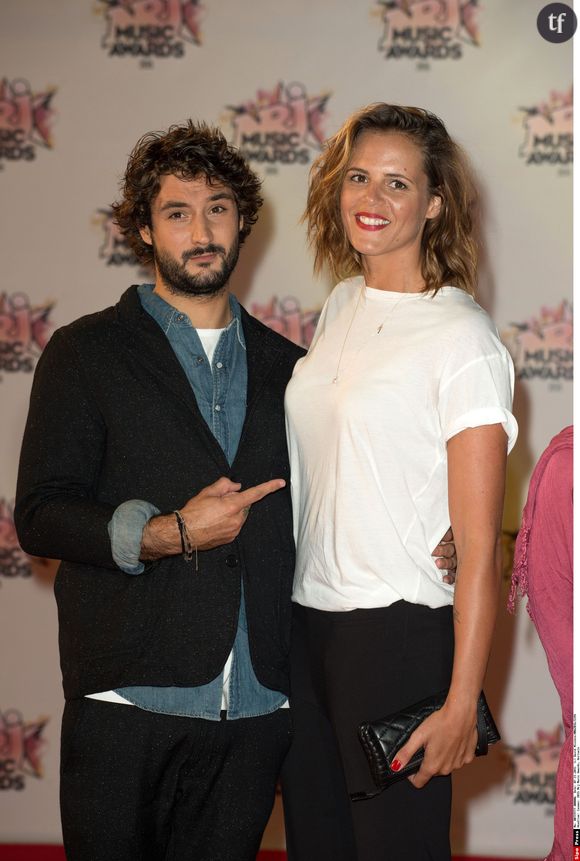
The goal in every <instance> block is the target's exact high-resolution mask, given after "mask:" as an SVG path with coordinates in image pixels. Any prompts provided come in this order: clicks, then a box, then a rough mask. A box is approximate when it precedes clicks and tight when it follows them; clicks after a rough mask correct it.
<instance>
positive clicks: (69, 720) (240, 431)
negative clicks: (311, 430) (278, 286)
mask: <svg viewBox="0 0 580 861" xmlns="http://www.w3.org/2000/svg"><path fill="white" fill-rule="evenodd" d="M259 187H260V183H259V181H258V179H257V177H256V176H255V175H254V174H253V173H252V171H251V170H250V169H249V167H248V166H247V165H246V163H245V162H244V160H243V159H242V157H241V156H240V155H239V154H238V152H237V151H236V150H235V149H234V148H233V147H231V146H229V145H228V144H227V142H226V140H225V138H224V137H223V135H222V134H221V132H219V130H217V129H212V128H209V127H208V126H206V125H205V124H202V123H199V124H194V123H192V122H188V123H187V124H185V125H183V126H173V127H172V128H171V129H169V131H168V132H167V133H166V134H153V133H152V134H148V135H145V136H144V137H143V138H142V139H141V140H140V141H139V143H138V144H137V146H136V147H135V149H134V151H133V153H132V155H131V157H130V160H129V164H128V168H127V172H126V175H125V181H124V188H123V199H122V201H121V202H120V203H119V204H117V205H116V206H115V216H116V219H117V221H118V224H119V226H120V228H121V230H122V231H123V233H124V234H125V236H126V237H127V239H128V240H129V242H130V243H131V245H132V247H133V249H134V251H135V253H136V254H137V256H138V258H139V259H140V261H142V262H143V263H151V262H153V264H154V267H155V284H154V285H141V286H139V287H131V288H130V289H129V290H128V291H127V292H126V293H125V294H124V295H123V296H122V297H121V300H120V302H119V303H118V304H117V305H116V306H115V307H113V308H108V309H107V310H105V311H102V312H100V313H97V314H93V315H91V316H88V317H84V318H82V319H80V320H77V321H76V322H74V323H72V324H71V325H69V326H66V327H64V328H62V329H60V330H59V331H57V332H56V333H55V334H54V336H53V338H52V339H51V341H50V343H49V344H48V346H47V348H46V350H45V351H44V353H43V355H42V357H41V359H40V361H39V363H38V367H37V372H36V376H35V382H34V385H33V390H32V395H31V404H30V413H29V417H28V423H27V427H26V432H25V436H24V442H23V449H22V457H21V464H20V474H19V482H18V491H17V504H16V513H15V516H16V522H17V528H18V533H19V537H20V540H21V543H22V546H23V547H24V548H25V549H26V550H27V551H28V552H29V553H32V554H37V555H43V556H48V557H52V558H58V559H62V560H64V561H63V562H62V564H61V566H60V569H59V572H58V575H57V580H56V583H55V593H56V598H57V602H58V610H59V626H60V653H61V666H62V671H63V684H64V692H65V697H66V705H65V711H64V716H63V727H62V746H61V747H62V750H61V811H62V822H63V833H64V841H65V848H66V851H67V856H68V857H69V858H72V859H74V861H101V859H102V861H105V859H106V861H136V859H140V861H145V859H169V858H171V859H179V861H181V859H189V858H191V859H196V861H250V859H254V858H255V856H256V853H257V851H258V848H259V844H260V839H261V835H262V832H263V829H264V827H265V825H266V823H267V820H268V817H269V814H270V811H271V809H272V804H273V799H274V790H275V784H276V779H277V776H278V773H279V770H280V767H281V763H282V760H283V758H284V755H285V753H286V751H287V748H288V745H289V742H290V723H289V711H288V709H287V701H286V697H287V694H288V668H287V654H288V649H289V636H290V593H291V583H292V574H293V564H294V545H293V538H292V521H291V505H290V495H289V491H288V487H287V484H286V482H287V481H288V478H289V475H288V472H289V467H288V455H287V450H286V440H285V431H284V410H283V398H284V389H285V387H286V384H287V382H288V380H289V378H290V375H291V373H292V368H293V366H294V364H295V362H296V360H297V359H298V358H299V357H300V356H301V355H302V354H303V352H304V351H303V350H302V349H301V348H299V347H297V346H295V345H294V344H291V343H290V342H288V341H286V340H285V339H284V338H282V337H281V336H279V335H277V334H275V333H274V332H272V331H271V330H270V329H268V328H266V327H265V326H263V325H262V324H261V323H259V322H258V321H257V320H255V319H254V318H252V317H250V316H249V315H248V314H247V313H246V312H245V311H244V309H243V308H241V307H240V305H239V304H238V302H237V301H236V299H235V298H234V297H233V296H232V295H231V294H229V293H228V291H227V284H228V279H229V276H230V274H231V272H232V271H233V269H234V267H235V265H236V261H237V259H238V250H239V245H240V244H241V243H242V242H243V241H244V239H245V238H246V236H247V235H248V234H249V232H250V229H251V227H252V225H253V224H254V223H255V221H256V218H257V211H258V208H259V206H260V205H261V203H262V200H261V198H260V194H259ZM443 564H444V565H445V563H443Z"/></svg>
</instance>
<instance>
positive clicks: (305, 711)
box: [283, 103, 517, 861]
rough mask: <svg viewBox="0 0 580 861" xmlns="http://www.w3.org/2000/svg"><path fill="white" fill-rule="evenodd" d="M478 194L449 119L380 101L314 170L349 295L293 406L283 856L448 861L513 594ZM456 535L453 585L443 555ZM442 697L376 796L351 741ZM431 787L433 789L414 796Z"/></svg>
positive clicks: (328, 249)
mask: <svg viewBox="0 0 580 861" xmlns="http://www.w3.org/2000/svg"><path fill="white" fill-rule="evenodd" d="M473 200H474V195H473V189H472V185H471V183H470V180H469V176H468V172H467V170H466V168H465V166H464V162H463V158H462V155H461V152H460V150H459V148H458V147H457V145H456V144H455V143H454V142H453V141H452V140H451V138H450V137H449V135H448V134H447V131H446V130H445V127H444V126H443V124H442V122H441V121H440V120H439V119H438V118H437V117H435V116H434V115H432V114H430V113H428V112H427V111H424V110H420V109H418V108H403V107H398V106H392V105H387V104H382V103H379V104H374V105H370V106H369V107H366V108H364V109H363V110H361V111H359V112H358V113H356V114H354V115H353V116H352V117H350V118H349V119H348V120H347V122H346V123H345V124H344V126H343V127H342V128H341V129H340V131H339V132H338V133H337V134H336V135H335V136H334V137H333V138H332V139H331V140H330V141H329V142H328V144H327V146H326V148H325V150H324V151H323V153H322V154H321V156H320V157H319V159H318V160H317V162H316V163H315V165H314V167H313V172H312V177H311V185H310V190H309V195H308V204H307V209H306V215H305V217H306V219H307V221H308V228H309V237H310V240H311V242H312V244H313V247H314V251H315V268H316V269H317V270H318V269H320V268H321V267H322V266H323V265H325V264H326V265H328V266H330V268H331V269H332V270H333V272H334V273H335V274H337V275H338V276H339V277H344V276H354V277H347V278H346V280H343V281H342V282H341V283H340V284H338V286H337V287H336V288H335V289H334V291H333V292H332V294H331V296H330V297H329V299H328V300H327V302H326V304H325V307H324V309H323V311H322V314H321V317H320V321H319V324H318V327H317V330H316V333H315V336H314V340H313V342H312V346H311V349H310V352H309V353H308V355H307V356H306V357H305V358H304V359H302V360H300V361H299V362H298V364H297V365H296V369H295V371H294V375H293V378H292V380H291V382H290V384H289V386H288V389H287V394H286V409H287V428H288V439H289V447H290V458H291V474H292V494H293V505H294V520H295V524H294V525H295V534H296V543H297V565H296V575H295V584H294V593H293V600H294V602H295V612H294V623H293V647H292V649H293V660H292V711H293V719H294V724H295V740H296V741H295V744H293V749H292V752H291V754H290V757H289V759H288V761H287V764H286V766H285V771H284V779H283V784H284V803H285V813H286V819H287V837H288V847H289V857H290V858H291V859H298V861H307V859H315V858H316V859H323V858H329V859H330V858H332V859H333V861H337V859H353V858H357V859H358V861H379V859H386V858H389V859H396V861H402V859H405V861H407V859H412V861H418V859H427V858H429V859H437V861H443V859H449V858H450V848H449V817H450V800H451V790H450V777H449V776H448V775H449V774H450V773H451V772H452V771H453V770H454V769H456V768H459V767H461V766H462V765H463V764H465V763H467V762H469V761H470V760H471V759H472V758H473V755H474V750H475V745H476V731H475V725H476V702H477V697H478V694H479V692H480V690H481V688H482V684H483V678H484V674H485V669H486V664H487V659H488V655H489V650H490V645H491V637H492V631H493V626H494V620H495V614H496V606H497V600H498V591H499V579H500V540H499V539H500V532H501V518H502V504H503V495H504V475H505V462H506V456H507V452H508V450H509V448H511V446H512V445H513V443H514V442H515V439H516V435H517V425H516V422H515V419H514V418H513V416H512V414H511V412H510V409H511V401H512V389H513V367H512V363H511V360H510V358H509V355H508V353H507V351H506V350H505V348H504V347H503V345H502V344H501V342H500V340H499V338H498V335H497V331H496V329H495V327H494V326H493V324H492V323H491V321H490V319H489V317H488V316H487V314H486V313H485V312H484V311H483V310H482V309H481V308H480V307H479V306H478V305H477V304H476V303H475V301H474V300H473V299H472V297H471V295H470V294H472V293H473V290H474V286H475V280H476V242H475V239H474V235H473V222H472V215H471V212H472V206H473ZM450 524H451V526H452V528H453V533H454V536H455V538H454V540H455V544H456V548H457V559H458V567H457V583H456V586H455V588H454V587H453V586H451V585H449V584H448V583H446V582H444V581H443V580H442V578H441V577H440V576H439V574H438V570H437V567H436V565H435V563H434V560H433V559H432V558H431V555H430V554H431V549H432V548H433V546H434V545H435V544H437V542H438V538H439V537H440V536H441V535H442V534H443V533H444V532H445V530H446V529H447V528H448V527H449V525H450ZM447 687H448V688H449V693H448V696H447V699H446V702H445V705H444V706H443V708H442V709H441V710H440V711H439V712H437V713H435V714H434V715H432V716H431V717H429V718H428V719H427V720H426V721H425V722H424V723H423V724H422V725H421V727H420V728H419V730H417V731H416V733H415V734H414V735H413V736H412V737H411V739H410V740H409V742H408V744H407V745H406V746H405V748H403V749H402V750H401V751H399V754H398V757H397V759H398V763H397V764H398V765H399V766H400V767H402V766H404V765H405V763H406V762H407V760H408V759H409V758H410V757H411V755H412V754H413V752H414V751H415V750H416V749H418V748H419V747H421V746H424V747H425V751H426V753H425V758H424V762H423V765H422V767H421V769H420V771H419V772H418V773H417V774H416V775H414V776H413V777H411V778H409V780H402V781H399V782H398V783H397V784H396V785H394V786H392V787H391V788H390V789H388V790H387V791H385V792H384V793H382V794H381V795H379V796H377V797H376V798H372V799H368V800H363V801H356V802H353V803H351V802H350V800H349V795H350V794H355V793H366V792H372V791H373V789H374V787H373V784H372V781H371V777H370V772H369V769H368V765H367V762H366V760H365V758H364V754H363V752H362V748H361V746H360V743H359V741H358V738H357V729H358V726H359V724H360V723H361V722H362V721H365V720H371V719H375V718H378V717H381V716H383V715H387V714H389V713H391V712H394V711H397V710H399V709H401V708H404V707H405V706H407V705H410V704H412V703H414V702H416V701H418V700H420V699H423V698H424V697H426V696H428V695H430V694H433V693H436V692H438V691H440V690H441V689H445V688H447ZM419 790H420V791H419Z"/></svg>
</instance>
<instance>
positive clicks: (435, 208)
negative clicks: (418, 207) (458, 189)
mask: <svg viewBox="0 0 580 861" xmlns="http://www.w3.org/2000/svg"><path fill="white" fill-rule="evenodd" d="M442 206H443V198H442V197H441V195H440V194H433V195H431V200H430V201H429V206H428V207H427V212H426V213H425V218H437V216H438V215H439V214H440V213H441V208H442Z"/></svg>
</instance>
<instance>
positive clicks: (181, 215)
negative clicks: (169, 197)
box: [169, 212, 185, 221]
mask: <svg viewBox="0 0 580 861" xmlns="http://www.w3.org/2000/svg"><path fill="white" fill-rule="evenodd" d="M169 218H170V219H172V220H173V221H179V220H180V219H181V218H185V213H183V212H171V213H170V215H169Z"/></svg>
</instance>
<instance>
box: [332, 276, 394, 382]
mask: <svg viewBox="0 0 580 861" xmlns="http://www.w3.org/2000/svg"><path fill="white" fill-rule="evenodd" d="M363 287H364V285H361V288H360V290H359V294H358V299H357V300H356V305H355V306H354V311H353V313H352V317H351V319H350V323H349V324H348V329H347V330H346V334H345V336H344V340H343V342H342V347H341V348H340V354H339V356H338V362H337V365H336V372H335V374H334V377H333V380H332V382H333V384H334V383H338V380H339V377H340V366H341V364H342V356H343V353H344V348H345V347H346V342H347V341H348V336H349V334H350V330H351V329H352V324H353V323H354V318H355V317H356V314H357V311H358V306H359V305H360V300H361V296H362V294H363ZM403 298H404V296H400V297H399V298H398V299H397V301H396V302H395V304H394V305H393V307H392V308H389V310H388V311H387V313H386V315H385V316H384V317H383V320H382V322H381V324H380V326H378V327H377V331H376V332H375V334H376V335H380V334H381V332H382V330H383V326H384V325H385V323H386V322H387V320H388V319H389V317H391V316H392V315H393V313H394V312H395V308H396V307H397V305H398V304H399V302H401V301H402V299H403Z"/></svg>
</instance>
